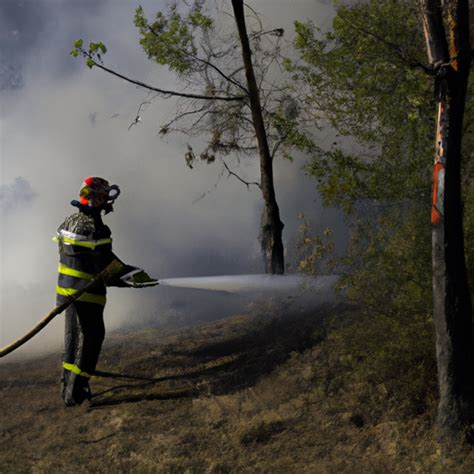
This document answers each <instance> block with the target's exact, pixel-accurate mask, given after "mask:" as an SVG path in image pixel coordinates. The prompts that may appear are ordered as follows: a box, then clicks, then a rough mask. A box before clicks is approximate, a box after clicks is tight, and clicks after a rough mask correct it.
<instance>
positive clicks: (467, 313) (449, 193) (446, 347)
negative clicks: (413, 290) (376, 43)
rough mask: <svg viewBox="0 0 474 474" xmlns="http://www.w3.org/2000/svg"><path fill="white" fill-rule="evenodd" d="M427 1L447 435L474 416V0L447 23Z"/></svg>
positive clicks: (442, 425)
mask: <svg viewBox="0 0 474 474" xmlns="http://www.w3.org/2000/svg"><path fill="white" fill-rule="evenodd" d="M420 5H421V14H422V20H423V28H424V33H425V39H426V45H427V51H428V58H429V60H430V62H431V64H432V66H433V72H434V73H435V75H436V77H435V81H436V85H437V87H436V90H437V103H438V104H437V105H438V117H437V123H436V153H435V162H434V173H433V180H434V182H433V207H432V215H431V220H432V243H433V248H432V250H433V254H432V257H433V303H434V307H433V319H434V325H435V332H436V355H437V363H438V386H439V397H440V398H439V406H438V427H439V429H440V432H441V435H442V436H446V435H451V434H453V433H454V432H457V431H459V430H462V429H463V427H465V426H466V425H468V424H469V423H471V422H472V421H473V415H474V390H473V389H474V348H473V341H472V303H471V298H470V292H469V286H468V281H467V272H466V263H465V255H464V235H463V213H462V200H461V142H462V129H463V127H462V124H463V116H464V108H465V101H466V90H467V81H468V76H469V62H470V46H469V19H468V0H451V1H449V2H447V7H448V8H447V10H448V18H447V21H446V27H445V23H444V22H443V12H442V8H441V4H440V0H421V1H420ZM446 33H447V34H446ZM447 38H449V42H448V39H447Z"/></svg>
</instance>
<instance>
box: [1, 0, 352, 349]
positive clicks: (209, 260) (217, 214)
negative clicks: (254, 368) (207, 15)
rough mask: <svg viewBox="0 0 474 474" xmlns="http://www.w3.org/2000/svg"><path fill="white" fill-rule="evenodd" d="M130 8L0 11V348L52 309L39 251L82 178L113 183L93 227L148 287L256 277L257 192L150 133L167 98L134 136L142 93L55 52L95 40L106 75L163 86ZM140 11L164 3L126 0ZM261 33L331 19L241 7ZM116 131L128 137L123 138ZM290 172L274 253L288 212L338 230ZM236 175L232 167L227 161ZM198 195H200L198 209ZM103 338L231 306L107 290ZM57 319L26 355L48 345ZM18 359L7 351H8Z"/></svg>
mask: <svg viewBox="0 0 474 474" xmlns="http://www.w3.org/2000/svg"><path fill="white" fill-rule="evenodd" d="M138 3H139V2H138V1H137V2H136V1H128V2H115V1H112V0H101V1H97V0H90V1H89V0H82V1H81V2H58V1H54V0H5V1H2V2H1V4H0V18H1V23H0V31H1V34H0V48H1V51H2V60H1V64H0V82H1V84H0V95H1V101H2V107H1V110H0V130H1V136H0V147H1V149H0V151H1V176H0V212H1V234H0V235H1V246H0V248H1V253H0V257H1V273H0V295H1V303H0V304H1V306H0V308H1V315H0V345H4V344H6V343H7V342H10V340H12V339H14V338H16V337H18V336H20V335H22V334H23V333H24V332H26V331H27V330H28V329H29V328H30V326H32V325H33V324H34V323H35V322H36V321H37V320H39V319H40V318H41V317H43V316H44V315H45V314H47V313H48V312H49V311H50V310H51V309H52V307H53V306H54V304H55V294H54V288H55V284H56V278H57V276H56V269H57V258H58V256H57V246H56V245H55V244H54V243H53V242H52V241H51V238H52V237H53V236H54V234H55V232H56V229H57V227H58V226H59V225H60V224H61V222H62V221H63V220H64V218H65V217H67V216H68V215H69V214H72V213H73V212H75V209H74V208H73V207H71V206H70V205H69V202H70V201H71V199H76V198H77V193H78V190H79V187H80V184H81V182H82V180H83V179H84V177H86V176H91V175H95V176H102V177H104V178H106V179H108V180H109V181H110V182H112V183H117V184H119V185H120V187H121V190H122V194H121V196H120V198H119V200H118V201H117V203H116V205H115V212H114V213H113V214H111V215H108V216H107V217H106V218H105V222H106V223H107V224H108V225H109V227H110V228H111V229H112V237H113V239H114V244H113V245H114V251H115V252H116V254H117V255H118V256H119V257H121V258H122V259H123V260H124V261H126V262H127V263H130V264H133V265H137V266H141V267H143V268H145V269H146V270H147V272H149V273H150V274H151V275H153V276H154V277H156V278H168V277H191V276H205V275H218V274H239V273H244V274H248V273H261V272H262V270H263V266H262V261H261V255H260V250H259V245H258V242H257V236H258V232H259V221H260V214H261V206H262V201H261V196H260V193H259V191H258V189H252V188H250V190H247V189H246V188H245V186H243V185H242V184H241V183H239V182H238V181H237V180H236V179H234V178H232V177H230V178H227V177H225V176H220V169H219V168H218V166H212V165H206V164H199V165H198V166H196V167H195V169H193V170H190V169H189V168H188V167H187V166H186V164H185V161H184V159H183V155H184V153H185V151H186V140H185V138H184V137H180V136H171V137H169V138H167V141H164V140H163V138H162V137H160V136H158V134H157V131H158V130H159V126H160V124H162V123H164V122H165V121H166V118H169V117H170V116H172V112H173V108H174V107H175V105H176V104H175V103H174V102H173V101H163V100H160V99H158V100H155V101H153V103H152V104H150V105H149V106H148V107H147V108H146V111H145V113H144V114H143V117H142V118H143V120H142V121H141V122H140V123H138V124H137V125H135V126H132V127H130V124H131V123H133V122H134V119H135V117H136V114H137V109H138V106H139V104H140V103H141V102H143V101H144V100H146V98H147V93H146V91H143V90H140V89H137V88H135V87H133V86H131V85H130V84H126V83H124V82H122V81H120V80H118V79H116V78H112V77H110V76H108V75H106V74H105V73H103V72H102V71H99V70H94V69H93V70H92V71H91V70H89V69H88V68H87V67H85V66H84V64H83V63H82V61H79V60H77V59H74V58H72V57H71V56H70V55H69V51H70V50H71V48H72V45H73V42H74V40H75V39H77V38H79V37H82V38H84V40H85V42H86V43H87V42H89V41H99V40H100V41H103V42H104V43H105V44H106V45H107V46H108V48H109V52H108V53H107V64H108V65H110V66H111V67H112V68H115V69H117V70H120V71H123V72H124V73H125V74H128V75H130V76H132V77H134V78H139V79H141V80H143V81H145V82H148V83H152V84H159V85H161V86H163V87H169V88H171V87H173V76H172V75H170V74H169V73H168V72H167V71H166V70H165V69H163V68H160V67H158V66H157V65H156V64H153V63H152V62H150V61H148V60H147V58H146V55H145V54H144V52H143V51H142V50H141V48H140V45H139V43H138V33H137V31H136V30H135V28H134V26H133V21H132V20H133V13H134V9H135V7H136V6H138ZM140 3H142V4H143V5H144V8H145V10H146V11H149V12H154V11H157V9H159V8H160V7H161V8H163V6H164V2H157V1H151V0H149V1H145V2H140ZM253 4H254V5H253V6H254V7H255V9H256V10H257V11H259V12H261V13H262V15H263V16H264V19H265V20H267V21H268V22H269V24H271V25H274V26H278V27H283V28H284V29H285V31H286V32H288V33H290V32H291V31H292V23H293V21H294V20H296V19H306V18H311V19H313V20H314V21H315V22H317V23H318V24H320V25H321V26H322V27H323V28H325V27H328V26H329V23H330V20H331V17H332V15H333V11H332V8H331V7H330V6H329V5H327V3H326V2H317V1H314V0H301V1H299V2H296V3H291V2H286V1H282V0H281V1H274V0H260V1H255V2H253ZM129 128H130V129H129ZM303 164H304V162H303V161H301V162H300V163H289V162H281V163H280V162H279V163H277V164H276V176H275V180H276V189H277V197H278V199H279V203H280V206H281V214H282V220H283V221H284V223H285V232H284V238H285V241H286V243H287V245H288V247H290V246H291V243H292V242H293V241H294V239H295V235H296V232H297V217H296V216H297V214H298V213H299V212H301V211H304V212H305V213H306V215H307V217H308V218H309V219H310V220H311V221H312V222H315V223H317V225H318V228H320V229H321V228H323V227H326V226H332V227H334V228H335V229H336V233H340V234H341V235H342V234H343V232H344V226H343V225H342V223H341V222H340V216H339V214H338V213H336V212H334V211H328V210H323V209H322V207H321V204H320V200H319V198H318V195H317V192H316V188H315V182H314V181H313V180H311V179H309V178H307V177H306V176H304V173H303V172H302V170H301V167H302V165H303ZM236 166H237V164H236ZM239 173H240V174H241V175H243V176H244V177H246V178H248V179H249V180H250V181H254V180H256V179H258V161H257V160H248V161H247V160H244V161H242V163H241V164H240V168H239ZM201 196H204V197H203V198H202V199H200V197H201ZM108 295H109V296H108V304H107V308H106V320H107V327H108V329H111V328H117V327H124V326H137V325H140V324H161V323H164V322H167V323H172V322H175V323H180V324H181V323H186V322H190V321H196V320H206V319H212V318H215V317H218V316H225V315H226V314H229V313H231V312H232V311H235V310H236V308H239V305H241V304H242V299H241V298H239V297H231V296H228V295H223V294H219V293H216V294H213V293H208V292H204V291H199V290H180V289H174V288H164V287H159V286H158V287H156V288H152V289H145V290H133V289H130V290H128V289H125V290H121V289H110V290H109V294H108ZM62 325H63V323H62V320H61V317H59V318H57V320H56V321H55V322H54V323H52V325H51V327H48V329H46V330H45V331H43V332H42V333H41V334H40V335H39V336H37V337H36V338H35V339H34V340H33V341H32V342H31V343H29V345H27V347H26V349H25V350H26V351H27V350H28V348H30V349H31V348H33V349H37V350H39V349H48V348H50V347H52V346H54V347H56V346H59V345H60V343H61V332H62ZM19 352H21V351H19Z"/></svg>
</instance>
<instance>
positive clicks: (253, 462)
mask: <svg viewBox="0 0 474 474" xmlns="http://www.w3.org/2000/svg"><path fill="white" fill-rule="evenodd" d="M354 315H355V316H357V315H356V314H355V313H354V310H349V309H347V308H346V309H344V308H340V309H339V310H338V319H339V320H341V319H342V318H344V319H345V320H346V321H348V322H347V324H346V325H345V326H339V325H338V326H337V327H333V326H332V325H331V324H330V323H329V322H328V321H329V320H330V318H328V313H327V312H324V311H323V312H322V313H321V314H307V315H304V314H300V315H297V316H294V317H292V318H289V317H286V318H281V317H272V316H269V315H268V314H261V315H259V316H254V317H251V316H237V317H233V318H228V319H226V320H223V321H218V322H216V323H213V324H207V325H202V326H199V327H195V328H191V329H187V330H184V331H181V332H176V333H163V332H160V331H156V330H149V331H137V332H129V333H127V334H118V335H114V336H111V337H109V339H108V341H107V345H106V347H105V348H104V351H103V356H102V359H101V362H100V369H101V370H110V371H114V372H120V373H125V374H131V375H134V376H142V377H145V378H149V379H152V378H154V379H156V380H143V381H138V380H126V379H123V380H118V379H96V380H94V382H93V389H94V392H95V393H96V396H95V397H94V399H93V401H92V404H91V405H90V406H82V407H77V408H72V409H71V408H70V409H66V408H64V407H63V406H62V403H61V401H60V399H59V387H58V379H59V368H58V366H59V358H60V355H59V354H54V355H51V356H48V357H45V358H42V359H41V360H35V361H25V362H19V363H15V364H5V365H2V366H0V394H1V398H0V409H1V420H0V427H1V428H0V429H1V431H0V472H2V473H3V472H5V473H7V472H8V473H14V472H33V473H48V472H51V473H58V472H65V473H66V472H67V473H71V472H74V473H76V472H77V473H82V472H84V473H85V472H104V473H108V472H110V473H119V472H135V473H152V472H153V473H155V472H162V473H215V474H217V473H222V474H223V473H236V472H238V473H241V472H243V473H246V472H249V473H250V472H251V473H257V472H271V473H280V472H282V473H283V472H285V473H288V472H298V473H300V472H301V473H306V472H307V473H332V472H334V473H336V472H337V473H340V472H357V473H358V472H364V473H366V472H367V473H372V472H373V473H378V472H384V473H385V472H435V473H437V472H439V473H444V472H459V473H468V472H474V454H473V452H472V450H469V447H465V446H464V447H463V446H462V445H460V444H458V445H457V446H458V447H457V448H456V449H454V448H453V450H451V451H450V452H449V453H447V454H445V455H444V456H442V455H441V454H442V453H441V451H440V450H439V447H438V445H437V443H436V441H435V434H434V432H433V428H432V423H433V416H434V411H435V403H436V400H435V396H434V385H433V383H431V384H430V383H425V382H423V384H419V383H414V382H415V381H416V380H418V379H421V380H423V381H425V380H426V379H428V380H429V379H430V377H431V378H433V377H434V374H433V373H432V370H433V366H432V360H431V359H430V357H431V356H430V355H429V347H430V345H429V344H427V345H426V348H421V349H420V350H419V351H417V350H411V351H407V350H406V349H407V347H409V346H410V345H411V343H412V341H411V340H410V339H409V336H408V334H409V333H410V331H406V333H403V334H402V335H401V336H400V337H399V339H397V338H396V337H395V334H398V332H399V328H397V326H396V325H395V326H394V327H392V328H391V327H390V324H389V323H388V322H387V321H385V322H383V321H382V322H378V323H371V324H369V323H368V322H366V324H365V325H361V324H360V322H359V323H357V322H356V320H357V318H354ZM351 319H354V321H352V322H351ZM369 326H370V327H369ZM328 328H331V329H328ZM381 331H382V333H381ZM418 331H419V332H418V336H417V339H420V331H421V329H420V327H418ZM367 338H368V339H369V340H367ZM374 338H378V342H377V344H375V343H374V342H373V339H374ZM407 338H408V340H407ZM387 341H389V342H390V343H391V344H388V342H387ZM400 344H402V347H403V348H404V353H403V356H401V357H400V358H398V359H397V358H396V357H395V354H396V352H397V351H396V349H397V348H398V349H400V347H399V346H400ZM404 344H405V345H404ZM427 351H428V352H427ZM416 361H418V363H415V362H416ZM420 361H422V362H423V363H422V362H420ZM406 364H410V367H406V366H404V365H406ZM399 365H400V366H399ZM392 375H393V376H392ZM397 378H398V381H397ZM410 379H414V380H412V382H413V383H412V384H410ZM415 379H416V380H415ZM422 385H423V386H422Z"/></svg>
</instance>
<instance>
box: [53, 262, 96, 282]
mask: <svg viewBox="0 0 474 474" xmlns="http://www.w3.org/2000/svg"><path fill="white" fill-rule="evenodd" d="M58 272H59V273H61V274H63V275H69V276H73V277H76V278H82V279H83V280H88V281H91V280H93V279H94V275H92V274H90V273H86V272H81V271H79V270H74V268H70V267H66V265H63V264H62V263H60V264H59V267H58Z"/></svg>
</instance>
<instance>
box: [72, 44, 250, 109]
mask: <svg viewBox="0 0 474 474" xmlns="http://www.w3.org/2000/svg"><path fill="white" fill-rule="evenodd" d="M81 52H82V54H83V56H85V57H87V58H89V59H91V60H92V61H94V64H93V65H94V66H96V67H98V68H99V69H102V70H103V71H105V72H108V73H109V74H112V76H116V77H119V78H120V79H123V80H125V81H127V82H130V83H131V84H135V85H136V86H139V87H143V88H145V89H148V90H150V91H154V92H158V93H159V94H163V95H169V96H174V97H186V98H188V99H200V100H223V101H237V100H244V99H245V98H246V96H233V97H232V96H218V95H216V96H207V95H200V94H187V93H185V92H178V91H169V90H165V89H160V88H158V87H154V86H150V85H149V84H146V83H144V82H141V81H137V80H135V79H131V78H130V77H127V76H124V75H123V74H120V73H118V72H116V71H114V70H112V69H109V68H108V67H106V66H104V65H103V64H100V63H98V62H97V61H96V60H95V59H94V58H93V57H92V55H90V54H89V53H87V51H85V50H81Z"/></svg>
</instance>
